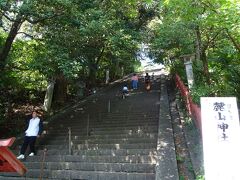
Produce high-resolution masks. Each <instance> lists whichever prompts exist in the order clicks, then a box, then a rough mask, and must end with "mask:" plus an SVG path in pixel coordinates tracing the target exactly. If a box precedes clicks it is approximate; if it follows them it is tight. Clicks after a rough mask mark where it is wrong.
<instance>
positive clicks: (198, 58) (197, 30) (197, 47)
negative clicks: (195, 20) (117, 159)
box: [195, 27, 202, 60]
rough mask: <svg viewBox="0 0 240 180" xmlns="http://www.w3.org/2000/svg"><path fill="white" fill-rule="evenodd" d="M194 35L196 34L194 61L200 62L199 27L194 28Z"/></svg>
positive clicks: (200, 43)
mask: <svg viewBox="0 0 240 180" xmlns="http://www.w3.org/2000/svg"><path fill="white" fill-rule="evenodd" d="M195 33H196V59H197V60H200V59H201V46H202V41H201V33H200V30H199V27H196V29H195Z"/></svg>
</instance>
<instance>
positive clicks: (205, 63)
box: [201, 49, 211, 84]
mask: <svg viewBox="0 0 240 180" xmlns="http://www.w3.org/2000/svg"><path fill="white" fill-rule="evenodd" d="M201 59H202V62H203V73H204V75H205V77H206V81H207V83H208V84H211V79H210V74H209V69H208V59H207V55H206V49H203V50H202V52H201Z"/></svg>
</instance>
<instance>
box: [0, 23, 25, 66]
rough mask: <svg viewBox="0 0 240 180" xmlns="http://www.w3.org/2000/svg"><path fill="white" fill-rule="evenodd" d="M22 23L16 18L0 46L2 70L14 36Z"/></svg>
mask: <svg viewBox="0 0 240 180" xmlns="http://www.w3.org/2000/svg"><path fill="white" fill-rule="evenodd" d="M22 23H23V22H22V21H21V20H16V21H14V22H13V24H12V27H11V30H10V32H9V34H8V37H7V39H6V41H5V44H4V46H3V48H2V51H1V52H0V70H4V68H5V66H6V61H7V57H8V54H9V52H10V50H11V47H12V43H13V41H14V39H15V37H16V36H17V33H18V30H19V29H20V27H21V25H22Z"/></svg>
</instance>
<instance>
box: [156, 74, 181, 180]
mask: <svg viewBox="0 0 240 180" xmlns="http://www.w3.org/2000/svg"><path fill="white" fill-rule="evenodd" d="M158 127H159V129H158V142H157V164H156V180H165V179H166V180H167V179H169V180H178V179H179V176H178V167H177V161H176V154H175V145H174V139H173V129H172V124H171V117H170V112H169V101H168V94H167V88H166V80H165V77H164V76H163V75H162V77H161V96H160V112H159V126H158Z"/></svg>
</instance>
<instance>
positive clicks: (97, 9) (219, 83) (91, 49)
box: [0, 0, 240, 120]
mask: <svg viewBox="0 0 240 180" xmlns="http://www.w3.org/2000/svg"><path fill="white" fill-rule="evenodd" d="M239 17H240V2H239V1H238V0H212V1H209V0H185V1H181V0H163V1H158V0H122V1H119V0H112V1H102V0H54V1H45V0H18V1H16V0H1V1H0V75H1V76H0V91H1V94H3V96H1V97H0V102H1V104H0V118H1V119H2V120H4V119H5V120H7V119H8V114H9V113H11V112H12V111H13V110H12V109H13V106H14V104H16V103H17V102H21V101H23V102H24V103H26V101H25V100H24V99H27V100H29V101H33V100H34V101H37V102H41V103H42V102H43V98H44V93H45V91H46V87H47V84H48V82H49V81H54V82H55V88H54V101H55V102H61V103H64V102H65V100H66V99H67V97H68V96H69V95H73V96H76V94H77V93H76V91H78V88H79V87H78V85H79V84H83V87H84V88H86V89H91V88H94V87H96V86H100V85H102V84H103V83H104V82H105V73H106V71H107V70H108V69H109V70H110V80H114V79H117V78H120V77H121V76H122V75H123V74H128V73H131V72H134V71H136V68H137V67H139V66H140V62H139V60H138V59H137V53H138V52H139V49H140V46H141V44H142V43H144V44H147V45H148V46H149V48H150V57H152V58H153V59H154V61H155V62H157V63H160V62H161V63H164V64H165V66H166V67H169V68H170V69H171V71H172V72H177V73H180V74H181V75H182V76H183V78H184V71H183V62H182V61H181V58H180V57H181V56H182V55H184V54H195V57H196V58H195V59H196V60H195V61H194V74H195V86H194V88H193V90H192V93H193V95H194V97H195V100H196V101H198V99H199V97H200V96H204V95H211V96H216V95H221V96H226V95H233V96H238V97H240V95H239V94H240V85H239V84H240V63H239V57H240V55H239V51H240V18H239Z"/></svg>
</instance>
